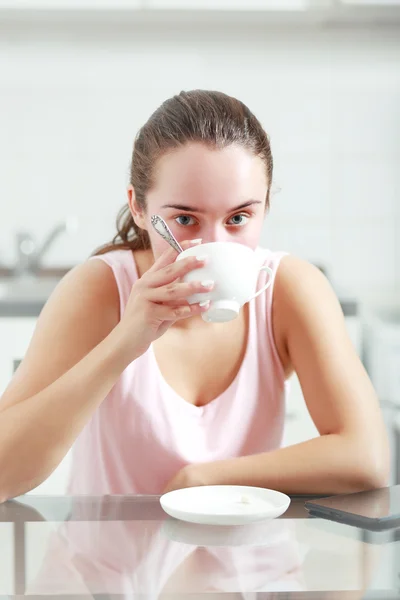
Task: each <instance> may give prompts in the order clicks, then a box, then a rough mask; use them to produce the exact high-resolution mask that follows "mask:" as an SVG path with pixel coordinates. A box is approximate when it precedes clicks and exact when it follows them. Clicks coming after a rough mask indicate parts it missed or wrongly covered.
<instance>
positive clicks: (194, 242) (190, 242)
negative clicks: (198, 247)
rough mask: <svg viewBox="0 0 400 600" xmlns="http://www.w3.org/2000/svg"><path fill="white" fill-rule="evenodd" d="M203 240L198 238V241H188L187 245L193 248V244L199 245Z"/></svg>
mask: <svg viewBox="0 0 400 600" xmlns="http://www.w3.org/2000/svg"><path fill="white" fill-rule="evenodd" d="M202 241H203V240H202V239H201V238H199V239H198V240H189V244H193V246H194V245H195V244H201V242H202Z"/></svg>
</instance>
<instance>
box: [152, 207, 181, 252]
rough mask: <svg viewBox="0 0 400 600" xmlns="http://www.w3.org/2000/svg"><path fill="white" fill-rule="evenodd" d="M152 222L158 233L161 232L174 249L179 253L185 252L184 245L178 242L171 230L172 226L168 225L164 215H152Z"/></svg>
mask: <svg viewBox="0 0 400 600" xmlns="http://www.w3.org/2000/svg"><path fill="white" fill-rule="evenodd" d="M151 224H152V225H153V227H154V229H155V230H156V231H157V233H159V234H160V235H161V237H162V238H164V240H165V241H166V242H168V244H169V245H170V246H172V248H173V249H174V250H176V251H177V252H178V253H181V252H183V248H182V246H180V244H178V242H177V241H176V239H175V238H174V235H173V233H172V231H171V230H170V228H169V227H168V225H167V224H166V222H165V221H164V219H163V218H162V217H160V216H159V215H152V216H151Z"/></svg>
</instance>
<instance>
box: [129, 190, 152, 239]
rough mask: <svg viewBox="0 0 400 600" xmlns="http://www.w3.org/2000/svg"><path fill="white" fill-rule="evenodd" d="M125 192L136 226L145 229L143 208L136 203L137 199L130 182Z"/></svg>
mask: <svg viewBox="0 0 400 600" xmlns="http://www.w3.org/2000/svg"><path fill="white" fill-rule="evenodd" d="M127 194H128V204H129V209H130V211H131V214H132V217H133V220H134V221H135V223H136V225H137V226H138V227H140V229H145V230H147V227H146V220H145V217H144V214H143V210H142V209H141V208H140V206H139V205H138V203H137V200H136V194H135V190H134V189H133V186H132V185H130V184H129V186H128V189H127Z"/></svg>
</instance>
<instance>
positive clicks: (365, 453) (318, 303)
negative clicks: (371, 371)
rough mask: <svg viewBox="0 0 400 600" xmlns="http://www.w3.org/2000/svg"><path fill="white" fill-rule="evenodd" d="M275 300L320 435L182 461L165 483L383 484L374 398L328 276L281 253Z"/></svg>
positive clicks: (298, 488)
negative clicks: (200, 461) (254, 451)
mask: <svg viewBox="0 0 400 600" xmlns="http://www.w3.org/2000/svg"><path fill="white" fill-rule="evenodd" d="M273 308H274V329H275V324H276V325H277V328H276V330H275V331H279V335H280V336H282V340H283V342H284V344H283V346H284V347H285V349H286V350H285V351H286V352H287V356H288V358H289V361H290V363H291V365H292V366H293V368H294V370H295V371H296V373H297V375H298V378H299V380H300V384H301V387H302V390H303V394H304V397H305V401H306V404H307V407H308V410H309V412H310V415H311V417H312V419H313V421H314V423H315V425H316V427H317V429H318V431H319V433H320V437H319V438H315V439H311V440H309V441H306V442H302V443H300V444H296V445H294V446H289V447H286V448H282V449H278V450H275V451H272V452H268V453H262V454H258V455H253V456H245V457H241V458H237V459H232V460H224V461H220V462H215V463H208V464H204V465H195V466H193V467H187V468H186V470H185V469H184V471H183V473H181V474H180V475H178V478H179V481H178V482H176V481H175V482H171V484H170V486H172V487H178V486H179V485H181V484H182V482H183V483H184V482H185V481H188V482H189V485H190V481H192V480H193V481H195V482H197V483H207V484H209V483H210V484H216V483H218V484H243V485H255V486H262V487H269V488H274V489H279V490H281V491H283V492H287V493H292V494H293V493H297V494H312V493H316V494H319V493H322V494H324V493H328V494H330V493H333V494H334V493H341V492H351V491H358V490H363V489H370V488H376V487H383V486H385V485H387V479H388V473H389V462H390V460H389V449H388V440H387V435H386V431H385V427H384V424H383V420H382V416H381V411H380V408H379V403H378V400H377V397H376V394H375V391H374V389H373V387H372V384H371V382H370V380H369V378H368V375H367V373H366V372H365V370H364V368H363V365H362V363H361V361H360V359H359V358H358V356H357V354H356V352H355V349H354V348H353V346H352V344H351V341H350V339H349V336H348V334H347V331H346V328H345V322H344V318H343V314H342V311H341V308H340V305H339V303H338V301H337V299H336V296H335V294H334V292H333V291H332V289H331V287H330V285H329V283H328V281H327V280H326V278H325V277H324V276H323V275H322V274H321V273H320V271H319V270H318V269H317V268H315V267H313V266H312V265H310V264H308V263H306V262H304V261H302V260H300V259H297V258H294V257H292V256H288V257H285V258H284V259H283V260H282V263H281V265H280V267H279V269H278V272H277V276H276V282H275V290H274V307H273ZM279 341H281V340H279ZM277 342H278V340H277ZM279 345H280V346H281V345H282V344H279ZM177 483H178V485H177ZM170 486H168V489H169V488H170Z"/></svg>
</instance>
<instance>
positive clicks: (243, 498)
mask: <svg viewBox="0 0 400 600" xmlns="http://www.w3.org/2000/svg"><path fill="white" fill-rule="evenodd" d="M160 503H161V506H162V508H163V510H164V511H165V512H166V513H167V514H168V515H170V516H171V517H174V518H175V519H180V520H181V521H188V522H189V523H200V524H204V525H243V524H245V523H253V522H255V521H262V520H264V519H274V518H276V517H279V516H280V515H282V514H283V513H284V512H285V511H286V510H287V509H288V507H289V504H290V498H289V496H286V494H282V492H276V491H275V490H268V489H265V488H256V487H248V486H240V485H213V486H202V487H193V488H186V489H183V490H175V491H173V492H168V493H167V494H164V495H163V496H161V498H160Z"/></svg>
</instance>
